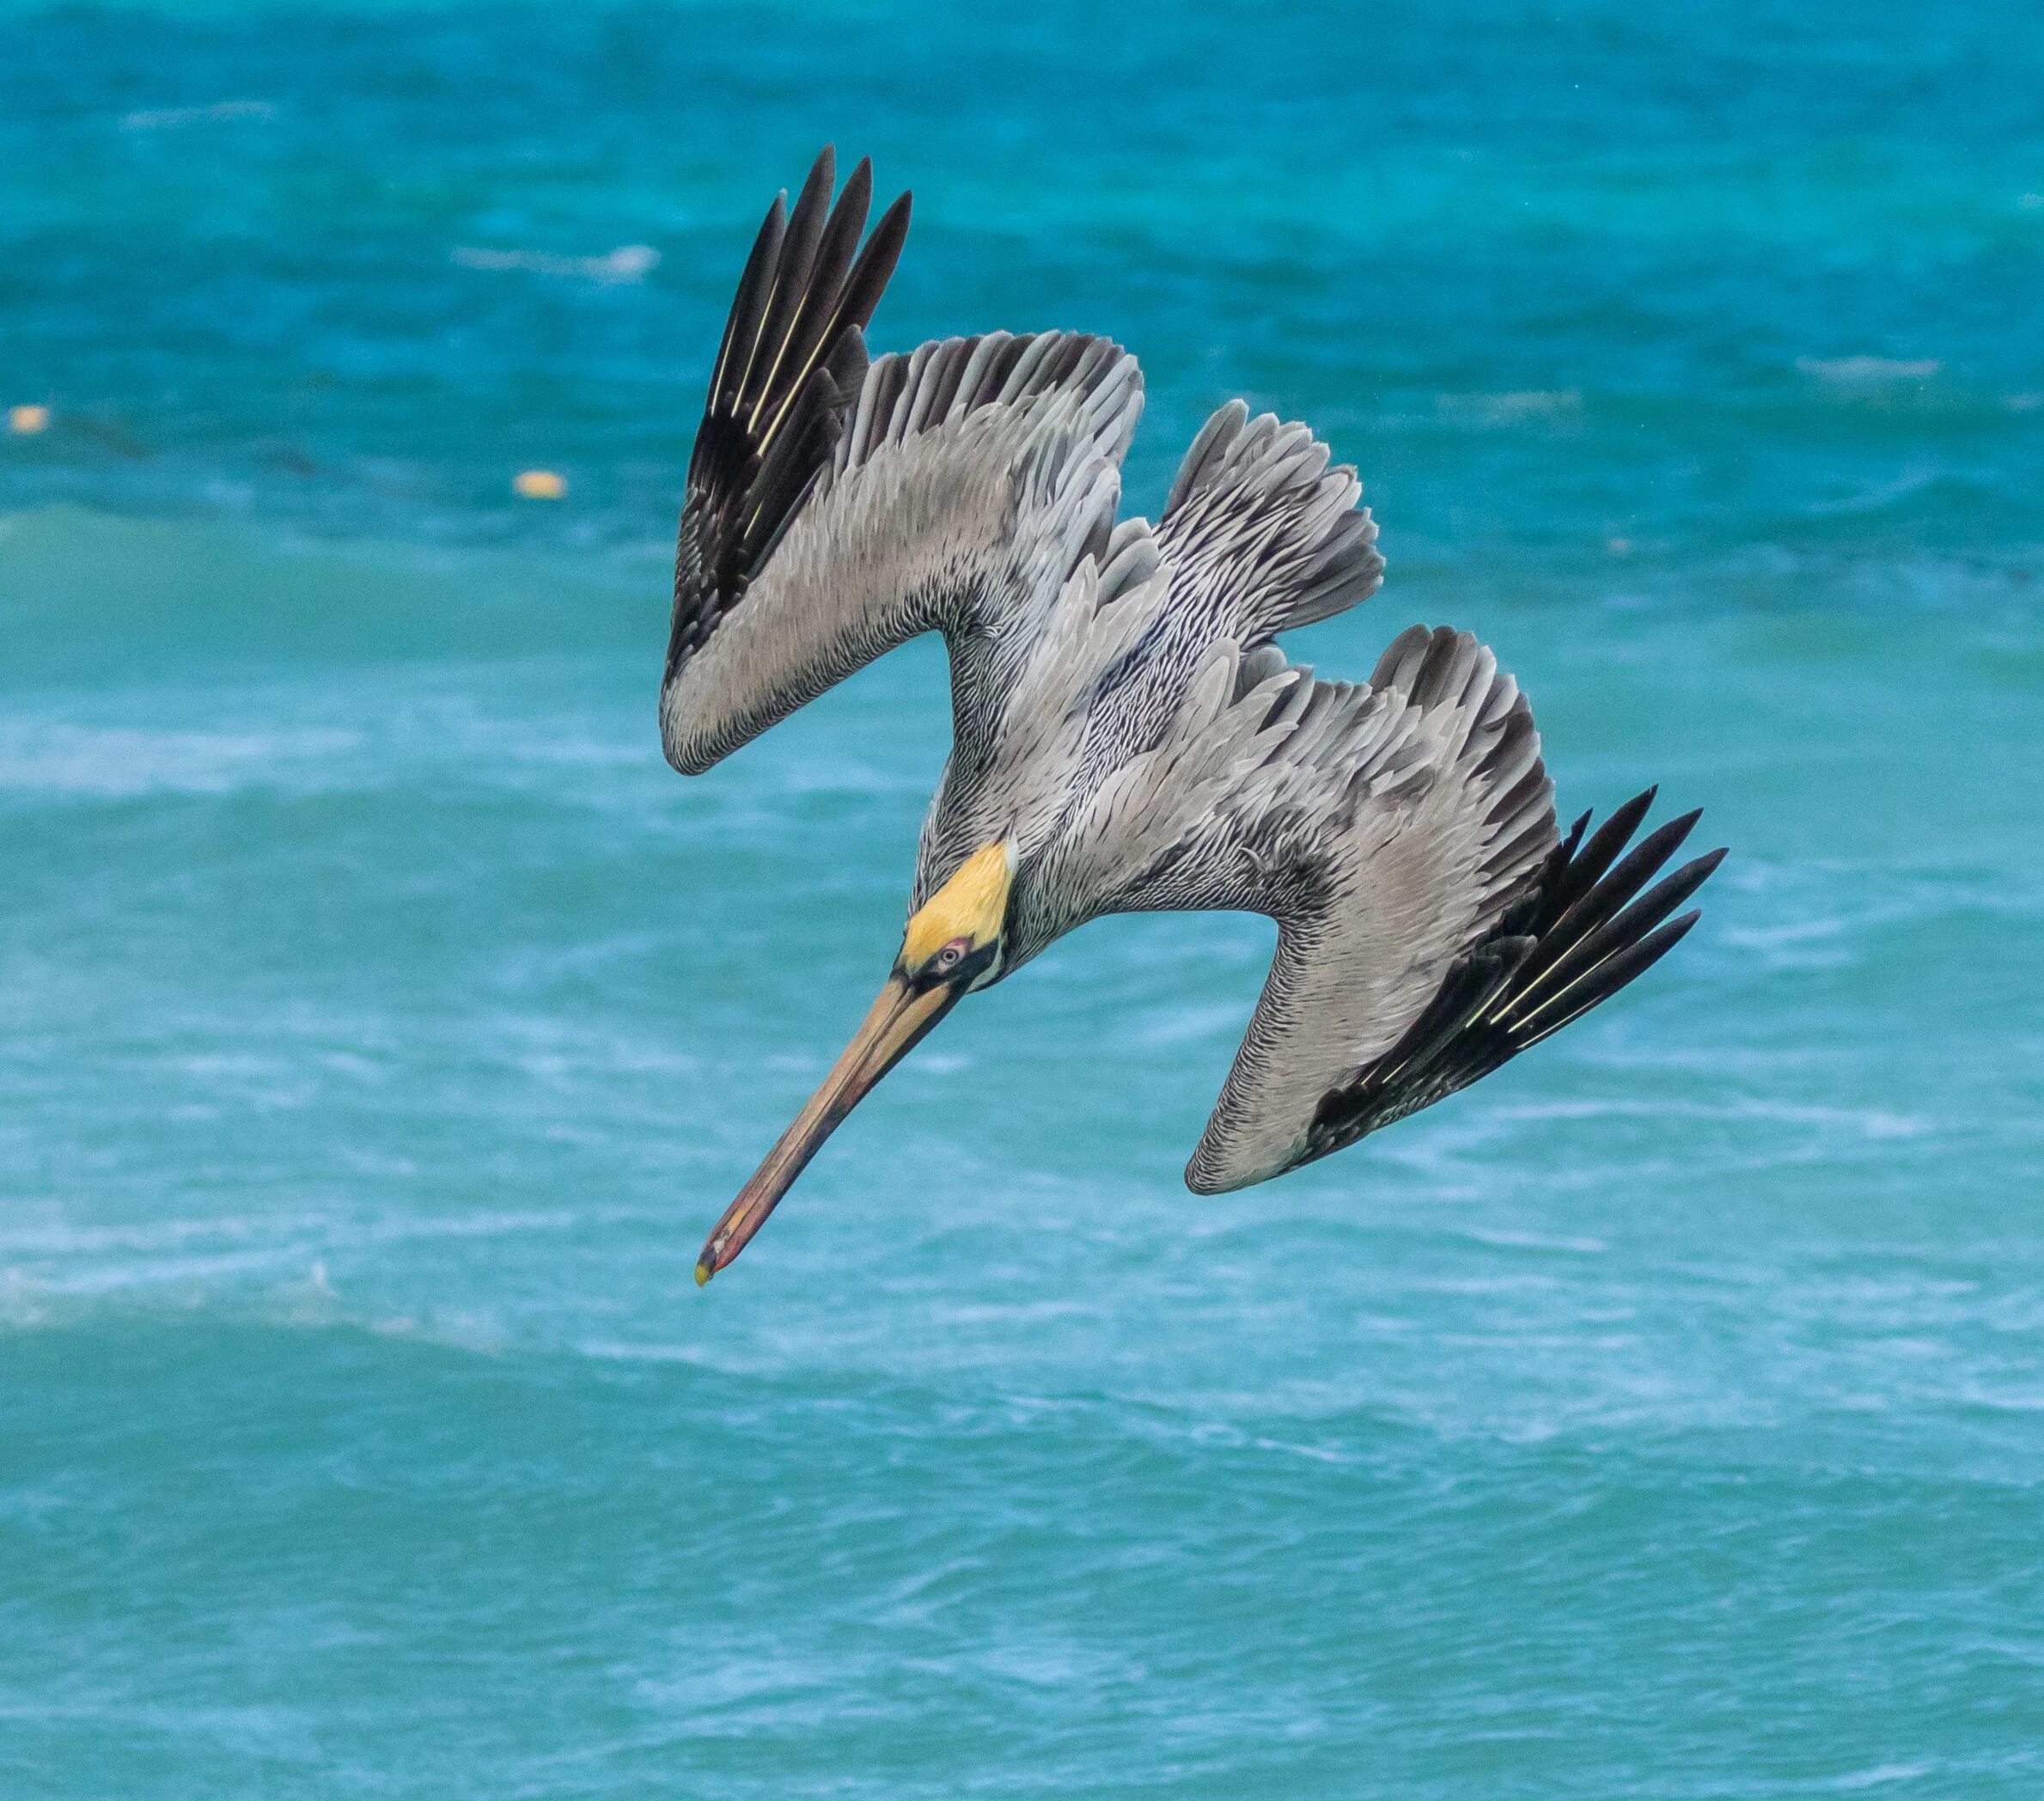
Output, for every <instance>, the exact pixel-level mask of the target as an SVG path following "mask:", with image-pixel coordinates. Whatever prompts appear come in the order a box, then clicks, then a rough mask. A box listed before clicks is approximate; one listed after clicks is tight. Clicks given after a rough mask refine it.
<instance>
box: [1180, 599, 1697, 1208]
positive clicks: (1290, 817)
mask: <svg viewBox="0 0 2044 1801" xmlns="http://www.w3.org/2000/svg"><path fill="white" fill-rule="evenodd" d="M1301 688H1303V689H1306V690H1307V691H1308V692H1307V694H1306V698H1305V699H1303V700H1301V699H1298V698H1297V694H1298V691H1299V689H1301ZM1279 705H1280V706H1287V707H1297V708H1298V709H1299V717H1300V721H1301V726H1300V730H1298V731H1297V732H1296V733H1295V734H1294V735H1293V736H1291V737H1290V738H1288V739H1286V740H1285V741H1284V742H1282V743H1281V744H1280V745H1279V747H1278V749H1277V751H1276V753H1275V754H1274V755H1273V757H1272V760H1270V762H1269V763H1268V764H1267V765H1266V766H1265V768H1264V769H1263V770H1261V771H1260V772H1258V774H1257V776H1256V777H1255V778H1252V779H1250V780H1249V781H1248V782H1246V783H1245V784H1244V785H1242V789H1241V790H1240V791H1238V793H1237V794H1236V797H1234V798H1233V800H1232V803H1231V804H1230V805H1229V807H1227V808H1225V809H1223V815H1222V817H1221V818H1220V820H1218V821H1217V830H1216V831H1215V832H1214V833H1212V835H1211V838H1210V839H1209V841H1208V843H1207V844H1206V845H1205V846H1203V848H1204V850H1205V852H1206V858H1207V860H1208V861H1209V862H1210V863H1215V862H1217V863H1218V864H1220V865H1222V866H1223V867H1226V866H1229V865H1232V868H1233V870H1234V873H1235V883H1236V886H1235V897H1234V899H1233V900H1232V901H1230V902H1227V903H1223V904H1232V905H1236V906H1243V907H1253V908H1254V909H1255V910H1257V911H1260V912H1265V913H1272V915H1273V916H1274V917H1276V919H1278V950H1277V955H1276V957H1275V958H1274V960H1273V962H1272V967H1271V973H1270V975H1269V978H1268V979H1267V980H1266V984H1265V987H1264V992H1263V995H1262V997H1261V998H1260V1000H1259V1002H1258V1004H1257V1007H1256V1010H1255V1013H1254V1016H1252V1018H1251V1020H1250V1023H1249V1028H1248V1033H1247V1034H1246V1035H1245V1036H1244V1039H1243V1041H1242V1047H1241V1049H1240V1050H1239V1051H1238V1053H1236V1060H1235V1064H1234V1066H1233V1068H1232V1069H1231V1070H1230V1071H1229V1077H1228V1079H1227V1082H1226V1084H1224V1085H1223V1090H1222V1093H1221V1096H1220V1099H1219V1102H1217V1105H1216V1107H1215V1108H1214V1113H1213V1117H1212V1119H1211V1120H1210V1121H1209V1122H1208V1125H1207V1128H1206V1131H1205V1134H1204V1135H1203V1136H1202V1138H1201V1139H1200V1141H1199V1147H1198V1149H1197V1150H1196V1151H1195V1152H1194V1153H1193V1159H1192V1162H1191V1163H1190V1164H1189V1165H1188V1166H1187V1172H1186V1179H1187V1182H1188V1184H1189V1185H1190V1186H1191V1187H1193V1188H1194V1189H1195V1190H1198V1191H1199V1192H1201V1193H1213V1192H1217V1191H1219V1190H1222V1189H1226V1188H1232V1187H1242V1186H1245V1185H1247V1184H1248V1183H1251V1182H1255V1181H1263V1180H1266V1178H1268V1177H1270V1176H1272V1175H1279V1174H1281V1173H1283V1172H1284V1170H1286V1169H1294V1168H1297V1166H1298V1165H1299V1164H1301V1163H1309V1162H1311V1161H1313V1160H1314V1159H1315V1158H1317V1157H1325V1156H1327V1155H1328V1154H1329V1153H1330V1152H1332V1151H1339V1150H1340V1149H1342V1148H1343V1147H1344V1146H1345V1145H1351V1144H1353V1143H1354V1142H1355V1141H1356V1140H1357V1139H1360V1138H1362V1137H1364V1136H1365V1135H1366V1134H1367V1133H1369V1132H1374V1131H1376V1129H1377V1128H1378V1127H1380V1126H1386V1125H1389V1124H1390V1123H1392V1122H1393V1121H1394V1120H1400V1119H1403V1118H1404V1117H1406V1115H1407V1114H1412V1113H1415V1112H1417V1111H1419V1109H1420V1108H1423V1107H1426V1106H1430V1105H1431V1104H1432V1103H1433V1102H1436V1101H1437V1100H1440V1099H1443V1097H1444V1096H1448V1095H1449V1094H1452V1093H1454V1092H1455V1090H1458V1089H1461V1088H1464V1087H1467V1085H1468V1084H1470V1083H1472V1082H1474V1081H1475V1080H1477V1079H1478V1078H1480V1077H1482V1076H1485V1075H1487V1074H1488V1073H1490V1072H1491V1071H1492V1070H1495V1069H1496V1068H1498V1066H1499V1065H1501V1064H1503V1063H1504V1062H1506V1061H1508V1060H1509V1059H1511V1058H1512V1057H1514V1056H1516V1055H1517V1054H1518V1053H1519V1052H1521V1051H1522V1050H1524V1049H1527V1048H1528V1047H1530V1046H1531V1045H1534V1044H1536V1043H1538V1042H1539V1041H1540V1040H1541V1039H1542V1038H1544V1037H1547V1035H1550V1034H1551V1033H1553V1032H1554V1031H1557V1030H1559V1029H1560V1028H1561V1027H1562V1026H1564V1025H1565V1024H1567V1023H1570V1022H1571V1020H1574V1019H1577V1018H1579V1017H1581V1016H1582V1015H1583V1014H1584V1013H1586V1012H1588V1011H1589V1009H1590V1008H1592V1007H1594V1006H1596V1005H1597V1004H1599V1003H1600V1002H1602V1001H1603V1000H1605V999H1608V998H1609V997H1610V996H1611V995H1612V994H1614V993H1615V992H1617V991H1618V990H1619V989H1620V988H1621V987H1623V986H1626V983H1628V982H1630V981H1631V980H1632V979H1633V978H1634V977H1636V976H1638V975H1639V974H1642V973H1643V972H1644V970H1646V969H1647V968H1649V967H1650V966H1651V965H1652V964H1653V963H1654V962H1657V961H1658V959H1659V958H1660V957H1661V956H1662V955H1664V954H1665V953H1666V952H1667V951H1668V950H1669V949H1672V948H1673V946H1674V945H1675V943H1677V942H1678V941H1679V940H1680V939H1681V937H1683V935H1684V934H1685V933H1687V931H1688V930H1689V928H1690V927H1691V926H1692V925H1694V923H1695V921H1696V918H1697V915H1696V914H1695V913H1686V914H1684V915H1682V916H1681V917H1680V918H1677V919H1670V917H1669V915H1670V914H1672V913H1674V912H1675V908H1676V907H1679V906H1680V905H1681V903H1682V902H1683V901H1684V900H1687V898H1688V897H1689V896H1690V895H1691V894H1693V893H1694V891H1695V890H1696V889H1697V888H1699V886H1700V885H1701V884H1702V882H1704V880H1705V877H1706V876H1709V875H1710V873H1711V870H1714V869H1715V868H1716V867H1717V865H1718V861H1719V859H1720V858H1722V857H1723V855H1724V852H1722V851H1719V852H1711V853H1710V854H1708V855H1706V856H1704V857H1700V858H1696V859H1694V860H1693V861H1692V862H1690V863H1688V864H1685V865H1684V866H1683V867H1682V868H1681V869H1680V870H1676V871H1675V872H1674V873H1673V874H1672V875H1669V876H1666V877H1664V878H1663V880H1662V881H1660V882H1658V883H1657V885H1656V886H1655V887H1654V888H1652V889H1651V890H1650V891H1649V892H1647V893H1645V894H1641V892H1640V891H1641V889H1642V888H1645V886H1646V884H1647V883H1648V882H1650V881H1652V880H1653V878H1654V877H1655V876H1657V875H1658V874H1660V872H1661V870H1663V867H1664V866H1665V864H1667V862H1668V860H1669V858H1670V857H1671V856H1672V855H1673V854H1674V852H1675V850H1676V848H1677V847H1678V846H1680V845H1681V843H1682V841H1683V839H1685V838H1686V837H1687V835H1688V833H1689V831H1690V829H1691V828H1692V827H1693V825H1694V824H1695V822H1696V818H1697V815H1695V814H1693V813H1692V814H1689V815H1686V816H1685V817H1683V818H1681V819H1677V820H1674V821H1669V823H1668V824H1667V825H1664V826H1663V827H1660V828H1659V829H1658V830H1657V831H1656V832H1654V833H1650V834H1649V835H1648V836H1647V837H1646V838H1645V839H1643V840H1641V842H1640V843H1639V844H1638V846H1634V847H1633V848H1632V850H1631V851H1630V852H1629V853H1628V854H1626V855H1625V856H1624V857H1623V858H1622V859H1621V858H1620V852H1624V851H1626V846H1627V843H1628V841H1629V840H1630V839H1631V838H1632V834H1633V833H1634V831H1635V830H1636V829H1637V828H1638V825H1639V823H1640V821H1641V820H1642V819H1643V818H1644V815H1645V813H1646V811H1647V809H1648V807H1649V806H1650V804H1651V802H1652V799H1653V795H1652V793H1651V791H1649V792H1648V793H1646V794H1644V795H1642V796H1639V797H1637V798H1636V799H1635V800H1633V801H1632V802H1629V803H1626V806H1624V807H1622V808H1620V809H1619V810H1618V811H1617V812H1616V813H1615V814H1614V815H1613V816H1612V818H1611V819H1610V820H1609V821H1607V822H1606V824H1605V825H1604V827H1602V829H1600V830H1599V831H1598V832H1597V833H1595V834H1594V835H1593V836H1592V837H1591V838H1590V839H1589V842H1588V843H1587V844H1585V843H1584V842H1583V833H1584V830H1585V827H1586V826H1587V824H1588V817H1589V816H1588V815H1584V817H1583V819H1580V820H1578V821H1577V822H1576V825H1575V827H1574V828H1573V829H1572V831H1571V833H1570V835H1569V836H1568V838H1567V839H1565V840H1563V839H1559V837H1558V834H1557V833H1556V830H1555V824H1554V812H1553V784H1552V783H1551V782H1550V781H1549V780H1548V778H1547V772H1546V770H1545V768H1544V766H1543V765H1542V763H1541V756H1540V738H1539V734H1538V732H1537V731H1536V730H1535V727H1534V723H1533V717H1532V712H1531V710H1530V709H1529V708H1528V705H1527V703H1526V700H1525V698H1524V696H1523V695H1522V694H1521V693H1519V691H1518V687H1517V685H1516V683H1515V682H1514V681H1512V679H1511V677H1510V675H1506V674H1504V673H1503V672H1502V671H1500V670H1499V669H1498V666H1497V662H1496V659H1495V657H1494V656H1492V654H1491V652H1490V651H1489V650H1487V649H1486V648H1485V647H1484V646H1483V645H1481V644H1479V643H1478V642H1477V641H1476V640H1475V638H1473V637H1471V636H1470V635H1469V634H1468V633H1467V632H1453V631H1449V630H1448V629H1447V628H1445V627H1443V628H1440V629H1438V630H1435V631H1431V632H1430V631H1429V630H1427V629H1426V628H1425V627H1424V626H1414V627H1412V629H1411V630H1410V631H1408V632H1405V633H1404V634H1403V635H1402V636H1401V637H1400V638H1398V639H1397V640H1396V641H1395V642H1394V643H1393V644H1392V645H1391V646H1390V647H1389V648H1388V650H1386V651H1385V653H1384V656H1383V657H1382V660H1381V661H1380V662H1379V663H1378V666H1377V669H1376V672H1375V674H1374V675H1372V676H1371V678H1370V681H1369V683H1367V684H1366V685H1364V686H1362V687H1340V686H1333V685H1328V684H1322V683H1319V682H1315V681H1312V680H1311V678H1310V677H1309V676H1308V677H1304V678H1303V680H1302V681H1300V682H1299V684H1298V685H1297V687H1295V689H1294V690H1293V691H1292V692H1291V693H1289V694H1287V695H1286V697H1285V698H1284V700H1282V701H1281V702H1280V703H1279ZM1316 713H1317V718H1316V717H1315V716H1316Z"/></svg>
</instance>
